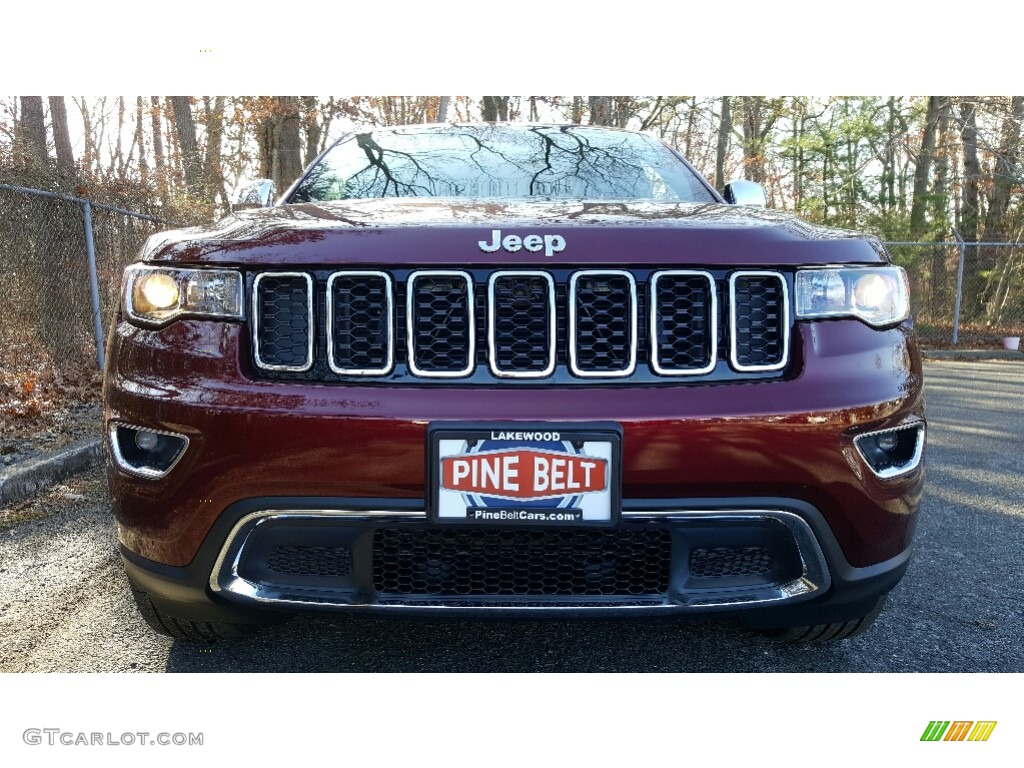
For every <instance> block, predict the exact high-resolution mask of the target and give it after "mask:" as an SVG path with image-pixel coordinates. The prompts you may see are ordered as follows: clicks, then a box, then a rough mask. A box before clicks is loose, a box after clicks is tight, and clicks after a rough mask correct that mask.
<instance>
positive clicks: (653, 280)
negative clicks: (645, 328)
mask: <svg viewBox="0 0 1024 768" xmlns="http://www.w3.org/2000/svg"><path fill="white" fill-rule="evenodd" d="M662 277H702V278H705V279H706V280H707V281H708V296H709V297H710V302H711V308H710V311H709V312H708V315H709V317H710V323H709V325H710V328H709V329H708V331H707V332H706V333H705V338H706V339H707V340H708V347H709V351H708V358H709V359H708V363H707V364H706V365H704V366H702V367H700V368H668V367H665V366H662V365H661V362H660V360H659V357H658V351H659V350H658V319H659V317H661V313H659V311H658V309H659V307H658V280H660V279H661V278H662ZM649 284H650V291H649V294H650V299H649V309H650V318H651V330H650V339H651V368H653V369H654V372H655V373H657V374H659V375H661V376H703V375H704V374H706V373H710V372H711V371H713V370H715V366H716V365H718V290H717V285H716V283H715V278H714V275H712V274H711V273H710V272H706V271H704V270H700V269H663V270H659V271H658V272H654V273H653V274H652V275H651V277H650V281H649Z"/></svg>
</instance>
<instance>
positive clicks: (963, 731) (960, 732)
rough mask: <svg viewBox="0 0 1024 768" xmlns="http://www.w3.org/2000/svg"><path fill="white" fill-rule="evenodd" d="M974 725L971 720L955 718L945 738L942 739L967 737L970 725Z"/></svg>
mask: <svg viewBox="0 0 1024 768" xmlns="http://www.w3.org/2000/svg"><path fill="white" fill-rule="evenodd" d="M972 725H974V721H973V720H955V721H953V725H952V726H951V727H950V729H949V731H947V732H946V738H944V739H943V741H963V740H964V739H966V738H967V734H968V733H969V732H970V730H971V726H972Z"/></svg>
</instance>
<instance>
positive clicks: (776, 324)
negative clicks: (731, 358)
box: [733, 275, 786, 368]
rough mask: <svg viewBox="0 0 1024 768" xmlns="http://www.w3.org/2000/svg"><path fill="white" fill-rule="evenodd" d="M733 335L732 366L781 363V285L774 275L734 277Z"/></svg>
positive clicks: (783, 325)
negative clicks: (734, 357)
mask: <svg viewBox="0 0 1024 768" xmlns="http://www.w3.org/2000/svg"><path fill="white" fill-rule="evenodd" d="M734 280H735V288H734V294H733V317H734V324H733V325H734V327H733V335H734V338H735V355H736V363H738V364H739V365H740V366H744V367H750V368H752V367H762V366H764V367H771V366H776V365H781V364H782V363H783V362H784V361H785V333H786V316H785V312H786V310H785V304H786V296H785V293H784V291H785V287H784V286H785V283H784V282H783V280H782V277H781V276H778V275H739V276H737V277H735V278H734Z"/></svg>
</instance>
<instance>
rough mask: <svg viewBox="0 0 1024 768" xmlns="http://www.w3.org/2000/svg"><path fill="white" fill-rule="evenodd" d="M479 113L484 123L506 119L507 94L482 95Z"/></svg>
mask: <svg viewBox="0 0 1024 768" xmlns="http://www.w3.org/2000/svg"><path fill="white" fill-rule="evenodd" d="M480 114H481V117H482V118H483V121H484V122H485V123H494V122H497V121H499V120H500V121H505V120H508V96H484V97H483V101H482V102H481V104H480Z"/></svg>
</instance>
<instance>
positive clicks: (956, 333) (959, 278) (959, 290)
mask: <svg viewBox="0 0 1024 768" xmlns="http://www.w3.org/2000/svg"><path fill="white" fill-rule="evenodd" d="M953 234H954V235H955V236H956V240H957V242H958V243H960V264H959V265H958V266H957V268H956V304H955V305H954V306H953V346H954V347H955V346H956V345H957V341H959V338H960V297H961V295H962V294H963V288H964V255H965V253H966V251H967V243H965V242H964V239H963V238H962V237H960V233H959V232H957V231H956V229H953Z"/></svg>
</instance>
